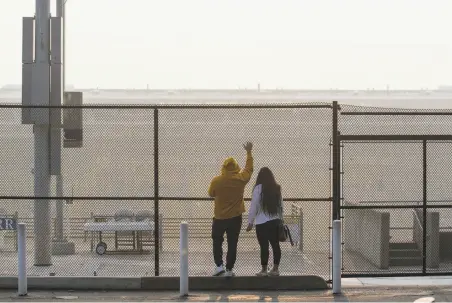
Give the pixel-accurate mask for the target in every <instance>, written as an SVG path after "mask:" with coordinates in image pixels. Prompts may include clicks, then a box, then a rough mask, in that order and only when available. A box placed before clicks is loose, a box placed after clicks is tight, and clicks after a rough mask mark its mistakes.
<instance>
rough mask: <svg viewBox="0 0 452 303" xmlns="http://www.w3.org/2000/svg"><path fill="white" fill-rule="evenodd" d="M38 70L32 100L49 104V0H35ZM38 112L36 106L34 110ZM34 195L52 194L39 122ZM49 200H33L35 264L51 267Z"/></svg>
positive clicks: (44, 126)
mask: <svg viewBox="0 0 452 303" xmlns="http://www.w3.org/2000/svg"><path fill="white" fill-rule="evenodd" d="M35 31H36V34H35V40H36V41H35V44H36V45H35V52H36V54H35V66H34V67H35V69H34V71H35V72H34V73H33V82H34V83H35V84H34V85H33V88H34V89H33V100H34V102H35V103H36V104H38V102H39V101H41V102H44V103H46V104H50V93H49V91H50V56H49V54H50V40H49V38H50V0H36V23H35ZM35 111H36V109H35ZM33 130H34V195H35V196H36V197H48V196H50V163H49V162H50V159H49V156H50V148H49V147H50V128H49V124H48V123H42V122H41V121H38V123H36V124H35V125H34V129H33ZM50 224H51V222H50V201H49V200H48V199H43V200H40V199H36V200H35V202H34V233H35V235H34V246H35V247H34V248H35V249H34V264H35V265H36V266H48V265H51V264H52V259H51V253H50V248H51V236H50V235H51V228H50Z"/></svg>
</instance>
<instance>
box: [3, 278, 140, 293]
mask: <svg viewBox="0 0 452 303" xmlns="http://www.w3.org/2000/svg"><path fill="white" fill-rule="evenodd" d="M0 288H3V289H5V288H7V289H17V277H0ZM28 289H48V290H56V289H64V290H140V289H141V278H138V277H137V278H132V277H130V278H129V277H28Z"/></svg>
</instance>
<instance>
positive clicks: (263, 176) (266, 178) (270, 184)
mask: <svg viewBox="0 0 452 303" xmlns="http://www.w3.org/2000/svg"><path fill="white" fill-rule="evenodd" d="M259 184H261V185H262V192H261V205H262V210H263V211H264V213H266V214H268V215H276V214H278V212H279V207H280V201H281V186H279V184H278V183H276V180H275V176H274V175H273V173H272V171H271V170H270V169H269V168H268V167H262V168H261V170H260V171H259V174H258V175H257V178H256V185H254V187H256V186H258V185H259Z"/></svg>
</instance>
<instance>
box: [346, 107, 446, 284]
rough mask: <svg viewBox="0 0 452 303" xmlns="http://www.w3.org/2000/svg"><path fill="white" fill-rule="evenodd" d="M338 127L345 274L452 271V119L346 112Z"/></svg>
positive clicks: (441, 114)
mask: <svg viewBox="0 0 452 303" xmlns="http://www.w3.org/2000/svg"><path fill="white" fill-rule="evenodd" d="M339 121H340V130H341V135H342V136H344V137H343V138H347V139H344V140H343V141H342V142H341V144H342V146H343V147H342V149H343V151H342V153H343V163H342V167H343V172H342V174H343V178H342V182H343V184H342V188H343V192H342V196H343V200H342V206H341V209H342V217H343V224H344V225H343V226H344V227H343V273H344V276H394V275H426V274H445V273H450V272H451V269H452V267H451V265H450V264H451V263H450V260H449V258H448V257H447V256H448V248H447V247H448V237H449V232H450V224H449V223H448V222H449V221H450V214H451V209H452V204H451V203H450V202H451V200H452V196H451V192H450V188H449V183H450V182H448V180H450V178H451V176H450V173H451V171H450V166H451V165H452V161H451V160H450V157H449V156H448V155H449V154H450V151H451V148H452V141H451V139H452V137H451V136H450V134H451V132H450V125H451V124H452V115H451V113H450V112H447V111H444V110H428V111H426V110H404V109H388V108H369V107H356V106H342V113H341V116H340V119H339ZM356 135H358V136H361V137H358V138H357V139H356V140H355V139H354V138H353V136H356ZM438 136H442V137H438ZM359 138H361V140H358V139H359ZM438 138H439V139H438ZM348 139H350V140H348Z"/></svg>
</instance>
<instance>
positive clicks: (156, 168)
mask: <svg viewBox="0 0 452 303" xmlns="http://www.w3.org/2000/svg"><path fill="white" fill-rule="evenodd" d="M159 212H160V210H159V111H158V109H157V108H156V109H154V239H155V241H154V242H155V250H154V251H155V253H154V267H155V276H159V274H160V273H159V271H160V264H159V263H160V260H159V257H160V224H159V223H160V220H159Z"/></svg>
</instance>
